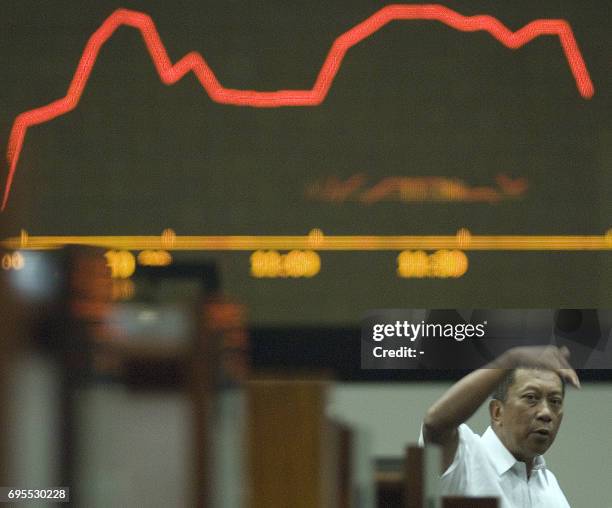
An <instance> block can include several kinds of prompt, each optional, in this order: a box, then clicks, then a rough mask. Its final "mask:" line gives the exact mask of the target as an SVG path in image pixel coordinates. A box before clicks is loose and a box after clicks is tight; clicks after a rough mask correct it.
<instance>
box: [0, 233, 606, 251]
mask: <svg viewBox="0 0 612 508" xmlns="http://www.w3.org/2000/svg"><path fill="white" fill-rule="evenodd" d="M0 245H1V246H2V247H4V248H6V249H24V250H46V249H57V248H60V247H63V246H65V245H89V246H94V247H103V248H106V249H120V250H145V249H163V250H172V251H180V250H185V251H189V250H191V251H255V250H260V249H264V250H294V249H299V250H307V249H310V250H316V251H401V250H439V249H460V250H464V251H470V250H481V251H485V250H490V251H553V250H554V251H579V250H588V251H604V250H612V234H610V233H607V234H606V235H600V236H502V235H498V236H477V235H473V236H469V237H468V238H466V237H464V236H457V235H452V236H319V237H313V236H308V235H306V236H175V237H172V238H171V239H168V238H163V237H161V236H28V237H27V238H26V239H24V238H22V237H12V238H6V239H5V240H3V241H1V242H0Z"/></svg>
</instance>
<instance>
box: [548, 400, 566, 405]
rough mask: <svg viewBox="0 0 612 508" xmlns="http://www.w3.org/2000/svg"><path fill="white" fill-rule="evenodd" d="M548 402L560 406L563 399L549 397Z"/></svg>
mask: <svg viewBox="0 0 612 508" xmlns="http://www.w3.org/2000/svg"><path fill="white" fill-rule="evenodd" d="M550 403H551V404H553V405H555V406H560V405H561V404H563V400H562V399H551V401H550Z"/></svg>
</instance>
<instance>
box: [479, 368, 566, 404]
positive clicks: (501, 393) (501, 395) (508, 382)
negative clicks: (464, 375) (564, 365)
mask: <svg viewBox="0 0 612 508" xmlns="http://www.w3.org/2000/svg"><path fill="white" fill-rule="evenodd" d="M517 369H530V370H542V369H534V368H533V367H517ZM517 369H510V370H509V371H508V373H507V374H506V376H505V377H504V379H502V381H501V383H499V384H498V385H497V388H496V389H495V391H494V392H493V394H492V395H491V397H492V398H493V399H496V400H500V401H502V402H506V399H507V398H508V389H509V388H510V387H511V386H512V385H513V384H514V380H515V379H514V378H515V374H516V370H517ZM551 372H554V371H551ZM555 374H557V373H556V372H555ZM557 375H558V376H559V374H557ZM559 379H560V380H561V393H562V395H563V397H565V379H563V378H562V377H561V376H559Z"/></svg>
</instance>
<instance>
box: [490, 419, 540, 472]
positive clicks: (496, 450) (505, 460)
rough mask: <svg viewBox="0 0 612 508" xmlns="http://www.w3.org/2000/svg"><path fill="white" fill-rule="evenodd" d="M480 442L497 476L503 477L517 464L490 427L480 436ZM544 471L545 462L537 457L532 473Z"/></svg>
mask: <svg viewBox="0 0 612 508" xmlns="http://www.w3.org/2000/svg"><path fill="white" fill-rule="evenodd" d="M481 442H482V444H483V445H484V447H485V448H486V450H487V452H488V454H489V456H490V457H491V459H492V460H491V462H492V463H493V467H494V468H495V471H496V472H497V474H498V476H501V475H503V474H504V473H505V472H506V471H508V470H509V469H511V468H512V467H513V466H514V465H515V464H516V463H517V462H518V460H516V459H515V458H514V455H512V454H511V453H510V452H509V451H508V449H507V448H506V447H505V446H504V444H503V443H502V442H501V441H500V439H499V437H497V434H496V433H495V431H494V430H493V429H492V428H491V427H490V426H489V427H487V430H486V431H485V433H484V434H483V435H482V440H481ZM544 469H546V461H545V460H544V457H542V456H541V455H538V456H537V457H536V458H535V459H534V461H533V469H532V471H540V470H544Z"/></svg>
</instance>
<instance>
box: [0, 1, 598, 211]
mask: <svg viewBox="0 0 612 508" xmlns="http://www.w3.org/2000/svg"><path fill="white" fill-rule="evenodd" d="M395 20H433V21H439V22H441V23H444V24H445V25H448V26H450V27H451V28H454V29H455V30H459V31H462V32H475V31H479V30H482V31H486V32H488V33H489V34H490V35H491V36H492V37H493V38H495V39H497V40H498V41H499V42H501V43H502V44H503V45H504V46H506V47H507V48H510V49H517V48H519V47H521V46H523V45H525V44H527V43H528V42H530V41H531V40H533V39H535V38H536V37H539V36H541V35H555V36H557V37H559V41H560V44H561V47H562V49H563V52H564V53H565V57H566V59H567V62H568V65H569V68H570V70H571V72H572V74H573V76H574V79H575V81H576V86H577V88H578V91H579V92H580V94H581V95H582V97H584V98H590V97H592V96H593V93H594V88H593V83H592V82H591V78H590V76H589V72H588V70H587V68H586V64H585V62H584V59H583V57H582V54H581V52H580V49H579V48H578V44H577V42H576V39H575V38H574V34H573V32H572V29H571V27H570V25H569V23H568V22H567V21H565V20H563V19H538V20H534V21H531V22H530V23H528V24H526V25H525V26H524V27H522V28H520V29H519V30H517V31H516V32H512V31H511V30H510V29H508V28H507V27H506V26H505V25H503V24H502V23H501V22H500V21H499V20H498V19H496V18H494V17H492V16H488V15H476V16H463V15H461V14H459V13H457V12H455V11H453V10H451V9H449V8H447V7H444V6H442V5H433V4H432V5H399V4H398V5H388V6H386V7H383V8H382V9H380V10H379V11H377V12H376V13H374V14H373V15H372V16H370V17H369V18H367V19H365V20H364V21H362V22H361V23H359V24H358V25H356V26H354V27H353V28H351V29H350V30H348V31H347V32H345V33H343V34H342V35H340V36H339V37H338V38H337V39H336V40H335V41H334V43H333V44H332V46H331V48H330V50H329V53H328V54H327V57H326V58H325V61H324V63H323V65H322V67H321V69H320V71H319V74H318V76H317V79H316V81H315V83H314V86H313V87H312V88H311V89H309V90H278V91H263V92H262V91H256V90H236V89H231V88H225V87H224V86H223V85H221V84H220V83H219V81H218V80H217V77H216V76H215V74H214V72H213V71H212V69H211V68H210V67H209V66H208V64H207V63H206V60H205V59H204V58H203V57H202V55H200V54H199V53H198V52H196V51H192V52H190V53H187V54H186V55H185V56H183V57H182V58H181V59H180V60H178V61H177V62H176V63H175V64H173V63H172V62H171V60H170V58H169V56H168V53H167V51H166V48H165V47H164V44H163V42H162V40H161V38H160V36H159V33H158V32H157V29H156V28H155V24H154V23H153V20H152V19H151V17H149V16H148V15H147V14H144V13H142V12H137V11H131V10H127V9H118V10H116V11H115V12H113V14H111V15H110V16H109V17H108V18H107V19H106V20H105V21H104V23H102V25H101V26H100V28H98V29H97V30H96V31H95V32H94V33H93V34H92V36H91V37H90V38H89V41H88V42H87V44H86V45H85V49H84V50H83V54H82V56H81V59H80V61H79V63H78V65H77V68H76V71H75V73H74V76H73V78H72V81H71V83H70V86H69V87H68V92H67V93H66V95H65V96H64V97H62V98H61V99H58V100H55V101H53V102H51V103H49V104H47V105H45V106H42V107H39V108H36V109H31V110H29V111H25V112H23V113H21V114H19V115H18V116H17V117H16V118H15V121H14V122H13V127H12V129H11V133H10V136H9V141H8V147H7V154H6V155H7V161H8V165H9V169H8V177H7V180H6V184H5V189H4V197H3V200H2V208H1V210H2V211H4V210H5V208H6V205H7V203H8V198H9V195H10V191H11V186H12V183H13V178H14V176H15V171H16V169H17V162H18V161H19V155H20V153H21V150H22V148H23V143H24V139H25V135H26V132H27V130H28V128H29V127H32V126H33V125H37V124H41V123H44V122H48V121H50V120H53V119H54V118H57V117H58V116H61V115H64V114H66V113H68V112H70V111H72V110H73V109H75V108H76V106H77V105H78V103H79V100H80V98H81V95H82V94H83V91H84V90H85V86H86V85H87V81H88V80H89V77H90V75H91V72H92V70H93V67H94V64H95V63H96V59H97V58H98V55H99V53H100V49H101V48H102V46H104V44H105V43H106V41H108V39H110V38H111V37H112V35H113V34H114V33H115V31H116V30H117V29H118V28H119V27H121V26H123V25H125V26H130V27H133V28H136V29H137V30H139V31H140V33H141V35H142V38H143V40H144V43H145V45H146V47H147V50H148V51H149V54H150V56H151V59H152V60H153V64H154V65H155V69H156V70H157V73H158V74H159V77H160V79H161V81H162V82H163V83H165V84H166V85H172V84H174V83H176V82H177V81H179V80H180V79H181V78H183V76H185V75H186V74H187V73H188V72H193V73H194V74H195V76H196V77H197V79H198V80H199V81H200V83H201V84H202V87H203V88H204V90H205V91H206V93H207V94H208V95H209V96H210V98H211V99H212V100H213V101H215V102H218V103H221V104H229V105H233V106H251V107H260V108H277V107H282V106H317V105H319V104H321V103H322V102H323V100H324V99H325V97H326V96H327V93H328V92H329V90H330V88H331V86H332V83H333V81H334V78H335V76H336V74H337V73H338V71H339V69H340V66H341V64H342V61H343V59H344V57H345V55H346V52H347V51H348V50H349V49H350V48H351V47H353V46H355V45H356V44H358V43H360V42H361V41H363V40H364V39H366V38H367V37H369V36H370V35H372V34H374V33H375V32H377V31H378V30H380V29H381V28H382V27H384V26H385V25H386V24H387V23H389V22H391V21H395Z"/></svg>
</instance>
